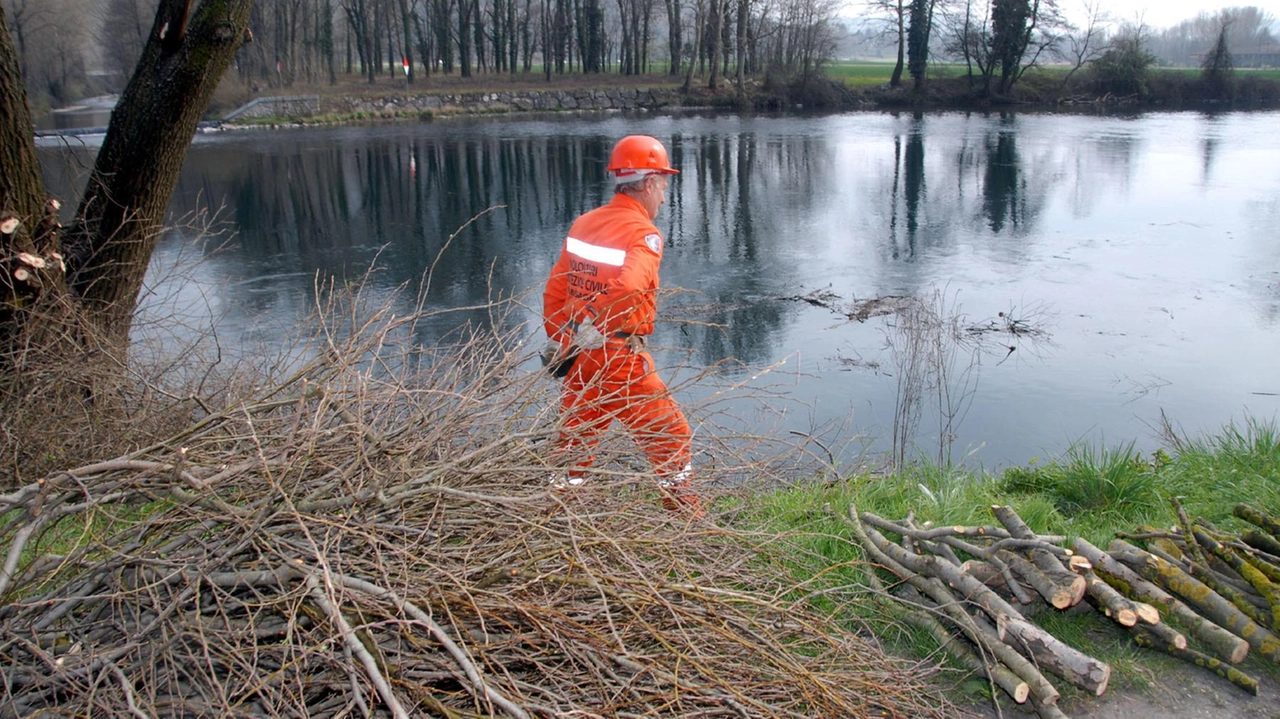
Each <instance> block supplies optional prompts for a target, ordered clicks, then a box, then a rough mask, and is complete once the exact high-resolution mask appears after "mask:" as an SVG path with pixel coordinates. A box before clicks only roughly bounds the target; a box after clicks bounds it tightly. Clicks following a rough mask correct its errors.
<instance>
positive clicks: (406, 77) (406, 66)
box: [401, 57, 409, 87]
mask: <svg viewBox="0 0 1280 719" xmlns="http://www.w3.org/2000/svg"><path fill="white" fill-rule="evenodd" d="M401 60H403V62H404V85H405V87H408V86H409V58H407V57H402V58H401Z"/></svg>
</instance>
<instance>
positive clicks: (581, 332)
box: [572, 320, 607, 352]
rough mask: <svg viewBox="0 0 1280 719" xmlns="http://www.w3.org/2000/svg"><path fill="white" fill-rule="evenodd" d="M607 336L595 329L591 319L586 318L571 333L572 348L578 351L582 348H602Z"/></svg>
mask: <svg viewBox="0 0 1280 719" xmlns="http://www.w3.org/2000/svg"><path fill="white" fill-rule="evenodd" d="M606 341H607V338H606V337H605V336H604V334H603V333H602V332H600V330H598V329H596V326H595V324H594V323H592V321H591V320H587V321H585V322H583V323H582V324H580V325H578V329H577V330H575V331H574V333H573V343H572V344H573V348H574V349H576V350H578V351H579V352H581V351H583V350H598V349H603V348H604V344H605V342H606Z"/></svg>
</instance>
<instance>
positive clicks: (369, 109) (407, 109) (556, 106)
mask: <svg viewBox="0 0 1280 719" xmlns="http://www.w3.org/2000/svg"><path fill="white" fill-rule="evenodd" d="M680 104H681V97H680V93H679V91H678V90H676V89H675V88H646V87H618V88H605V89H574V90H559V89H557V90H515V91H499V92H462V93H421V94H404V95H387V96H383V97H350V96H347V97H334V98H320V102H319V106H318V108H317V114H319V115H329V116H337V117H350V116H363V117H388V118H390V117H402V116H409V115H452V114H469V113H485V114H492V113H506V112H528V111H542V112H556V111H562V110H632V109H650V110H652V109H658V108H662V107H667V106H671V105H680ZM270 115H274V116H276V117H280V116H281V114H280V113H268V114H267V115H264V116H270Z"/></svg>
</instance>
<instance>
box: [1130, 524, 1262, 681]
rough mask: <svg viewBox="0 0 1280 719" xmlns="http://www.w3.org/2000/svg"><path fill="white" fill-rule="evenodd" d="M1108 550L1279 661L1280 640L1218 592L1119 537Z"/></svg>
mask: <svg viewBox="0 0 1280 719" xmlns="http://www.w3.org/2000/svg"><path fill="white" fill-rule="evenodd" d="M1109 549H1110V550H1111V555H1112V556H1114V557H1115V558H1116V559H1119V560H1120V561H1122V562H1124V563H1126V564H1128V565H1129V566H1130V567H1133V568H1134V569H1136V570H1138V573H1140V574H1142V575H1143V576H1145V577H1147V578H1148V579H1150V580H1151V581H1153V582H1157V583H1159V584H1160V585H1161V586H1163V587H1165V588H1167V589H1168V590H1169V591H1171V592H1173V593H1174V594H1177V595H1179V596H1181V597H1182V598H1183V599H1184V600H1186V601H1187V602H1188V603H1189V604H1191V605H1193V606H1195V608H1196V609H1197V610H1199V611H1200V612H1202V613H1203V614H1204V616H1205V617H1207V618H1208V619H1210V620H1212V621H1213V622H1214V623H1215V624H1217V625H1218V626H1220V627H1222V628H1224V629H1226V630H1228V631H1230V632H1231V633H1232V634H1235V635H1236V636H1238V637H1240V638H1241V639H1243V640H1245V641H1246V642H1249V646H1251V647H1253V648H1254V649H1255V650H1256V651H1257V652H1258V654H1259V655H1261V656H1263V657H1265V658H1267V659H1270V660H1271V661H1273V662H1280V639H1277V638H1276V636H1275V635H1274V634H1272V633H1271V632H1269V631H1267V630H1266V629H1265V628H1264V627H1263V626H1261V625H1260V624H1258V623H1257V622H1255V621H1253V620H1252V619H1250V618H1249V617H1248V616H1247V615H1245V614H1244V613H1243V612H1241V611H1240V610H1239V609H1236V608H1235V606H1234V605H1232V604H1231V602H1228V601H1227V600H1226V599H1223V598H1222V595H1221V594H1218V593H1217V592H1215V591H1213V590H1212V589H1210V588H1209V587H1207V586H1205V584H1204V582H1201V581H1200V580H1198V579H1196V578H1195V577H1192V576H1191V575H1189V574H1187V573H1186V572H1184V571H1182V570H1181V569H1178V568H1177V567H1176V566H1174V565H1172V564H1170V563H1168V562H1166V561H1164V560H1163V559H1160V558H1159V557H1157V556H1155V555H1153V554H1151V553H1150V552H1144V551H1142V550H1141V549H1138V548H1137V547H1135V546H1133V545H1132V544H1129V543H1128V542H1126V541H1124V540H1123V539H1116V540H1113V541H1112V542H1111V546H1110V547H1109Z"/></svg>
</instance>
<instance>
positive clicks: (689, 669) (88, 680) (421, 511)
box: [0, 314, 946, 717]
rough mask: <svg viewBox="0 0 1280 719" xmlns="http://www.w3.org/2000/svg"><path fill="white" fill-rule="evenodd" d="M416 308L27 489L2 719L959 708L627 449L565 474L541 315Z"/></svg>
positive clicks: (13, 574)
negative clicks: (519, 324) (448, 326)
mask: <svg viewBox="0 0 1280 719" xmlns="http://www.w3.org/2000/svg"><path fill="white" fill-rule="evenodd" d="M408 329H409V328H408V326H407V325H406V324H404V320H400V319H396V318H394V317H393V316H391V315H389V314H384V315H382V316H381V317H379V318H377V320H376V321H371V322H367V323H363V324H361V325H360V326H351V327H347V328H345V329H340V330H339V329H334V330H333V331H331V332H327V333H326V334H325V335H324V336H325V337H327V338H328V339H327V340H326V341H325V342H323V343H321V344H320V345H319V346H316V347H314V348H312V350H311V351H310V352H309V354H308V356H310V357H311V359H310V360H309V361H307V362H306V363H305V366H302V367H301V368H299V369H298V370H297V371H296V373H295V374H293V375H292V376H291V377H288V378H285V379H283V380H282V381H280V382H279V383H276V384H273V385H272V386H271V387H270V388H269V389H265V390H262V391H259V392H257V393H256V394H255V395H254V396H252V397H250V398H248V399H245V400H243V401H240V402H237V403H233V404H230V405H228V406H226V407H225V408H223V409H221V410H217V411H209V412H208V413H207V414H206V416H204V417H203V418H202V419H201V420H200V421H199V422H197V423H195V424H194V425H192V426H191V427H189V428H187V429H186V430H184V431H183V432H181V433H180V434H178V435H176V436H174V437H172V438H171V439H169V440H168V441H165V442H161V443H158V444H156V445H154V446H151V447H147V448H143V449H140V450H139V451H136V452H130V453H128V454H126V455H123V456H119V457H116V458H114V459H109V460H105V461H101V462H96V463H92V464H88V465H86V466H81V467H75V468H69V469H67V470H65V471H60V472H55V473H52V474H49V475H47V476H45V477H43V478H42V479H40V480H39V481H38V482H35V483H32V484H29V485H26V486H22V487H18V488H16V489H15V490H14V491H12V492H10V493H8V494H5V495H0V543H2V544H0V547H2V549H0V554H2V555H3V569H2V570H0V682H3V686H4V691H3V699H0V717H19V716H29V715H32V714H33V713H38V712H40V711H41V710H44V709H49V708H53V707H56V710H57V712H58V713H60V714H67V715H75V716H139V717H142V716H161V715H164V716H212V715H219V716H244V717H259V716H264V717H265V716H281V715H288V716H309V717H340V716H393V717H405V716H426V715H431V716H443V717H477V716H494V715H498V716H510V717H535V716H548V717H549V716H601V717H603V716H611V717H612V716H617V717H626V716H673V717H674V716H692V715H698V716H737V717H802V716H894V717H907V716H910V717H929V716H939V715H941V713H942V709H943V708H945V706H946V705H945V702H944V701H943V700H941V699H939V698H938V697H936V696H935V695H934V694H932V693H931V692H930V691H929V684H928V680H929V673H930V668H928V667H921V666H919V665H917V664H914V663H906V662H901V661H897V660H893V659H890V658H888V657H886V656H885V655H884V654H883V653H882V652H881V651H880V650H879V649H878V648H877V647H876V646H875V645H874V644H871V643H869V642H868V640H866V639H863V638H861V637H860V636H859V635H858V633H856V632H855V631H854V629H853V628H848V627H842V626H839V625H837V624H834V623H833V622H832V620H831V619H830V618H829V617H826V616H823V615H821V614H820V613H817V612H815V611H813V610H811V609H810V608H808V606H807V604H806V603H805V602H804V601H803V599H802V598H801V599H798V597H801V595H802V592H800V591H799V590H798V589H797V587H796V585H795V584H794V583H793V582H791V581H790V580H788V579H787V578H786V576H785V573H784V572H783V571H782V570H781V569H777V567H778V566H779V565H780V564H781V563H780V562H774V561H770V558H769V556H768V552H770V551H772V550H771V549H770V547H775V546H777V542H778V538H777V537H767V538H758V539H757V538H753V537H751V536H746V535H739V534H735V533H733V532H731V531H729V530H725V529H720V528H717V527H716V526H714V525H713V524H712V523H711V522H709V521H691V520H688V519H687V518H681V517H678V516H675V515H670V514H666V513H664V512H663V511H662V509H661V504H660V502H659V501H658V498H657V496H656V492H655V491H654V478H653V476H652V475H651V474H648V473H647V471H638V470H633V469H629V468H628V467H629V464H628V459H627V455H626V454H625V453H624V452H621V451H619V450H616V449H615V448H613V447H612V446H611V445H610V444H609V443H606V444H605V445H602V447H601V449H600V456H599V460H598V464H597V466H598V467H599V472H598V475H599V476H597V478H596V481H593V482H589V483H588V484H587V485H585V486H583V487H581V488H577V489H575V491H573V493H572V494H567V495H560V494H557V493H554V492H551V491H549V490H548V488H547V481H546V480H547V476H548V472H549V470H550V467H549V465H548V462H547V456H548V454H549V446H548V445H549V440H550V439H551V438H552V437H554V436H555V433H556V431H557V424H556V417H555V414H556V413H555V410H554V407H555V397H554V393H555V390H554V387H553V385H551V383H550V382H548V381H546V380H545V379H543V378H540V377H538V376H537V375H536V374H534V373H532V372H530V371H529V369H528V359H529V357H530V354H531V353H530V352H529V351H528V349H527V347H524V346H523V345H521V344H520V343H519V342H518V341H515V340H514V339H513V338H512V336H503V335H492V334H487V333H484V332H476V333H474V334H471V335H467V336H460V337H456V338H455V339H456V340H457V341H456V342H455V344H454V346H451V347H441V348H440V349H439V350H438V351H435V352H422V351H420V350H418V349H416V348H412V347H411V345H412V342H405V341H404V339H405V337H406V336H410V335H411V334H412V333H411V332H410V331H408ZM397 345H399V346H403V347H405V348H406V350H405V352H404V353H403V354H401V355H400V356H399V357H398V358H397V359H395V360H394V361H389V360H388V359H387V353H388V348H391V347H394V346H397ZM627 451H632V450H630V449H628V450H627ZM744 461H746V460H744ZM764 466H765V465H764V464H761V465H759V467H764ZM743 469H744V468H743V467H742V466H737V467H729V466H727V465H726V466H725V467H721V468H710V469H708V470H707V471H706V472H705V473H704V475H703V476H702V478H703V479H705V480H710V481H714V480H715V479H716V476H715V475H716V472H741V471H742V470H743Z"/></svg>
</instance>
